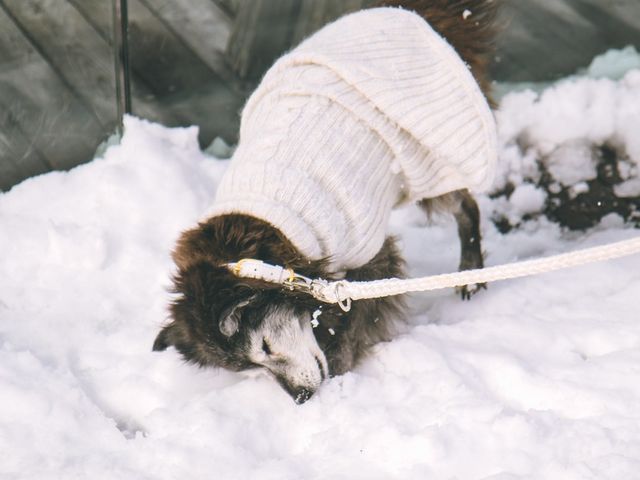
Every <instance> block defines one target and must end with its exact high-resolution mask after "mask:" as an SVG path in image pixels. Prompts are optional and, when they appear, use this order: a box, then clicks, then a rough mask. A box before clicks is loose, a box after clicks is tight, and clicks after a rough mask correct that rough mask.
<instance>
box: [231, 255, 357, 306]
mask: <svg viewBox="0 0 640 480" xmlns="http://www.w3.org/2000/svg"><path fill="white" fill-rule="evenodd" d="M226 267H227V268H228V269H229V270H231V271H232V272H233V274H234V275H236V276H238V277H245V278H253V279H255V280H263V281H265V282H269V283H276V284H278V285H282V286H283V287H284V288H286V289H287V290H291V291H298V292H304V293H307V294H309V295H312V296H313V297H314V298H316V299H318V300H320V301H322V302H326V303H338V305H339V306H340V308H341V309H342V310H344V311H345V312H348V311H349V310H350V309H351V299H350V298H347V299H345V300H343V301H340V295H339V293H340V292H339V289H340V286H341V283H340V282H332V283H329V282H327V281H326V280H323V279H322V278H315V279H311V278H309V277H305V276H304V275H300V274H299V273H296V272H295V271H293V269H291V268H285V267H282V266H280V265H271V264H270V263H266V262H263V261H262V260H256V259H253V258H244V259H242V260H239V261H237V262H232V263H227V264H226ZM331 287H333V288H331ZM336 298H337V300H336Z"/></svg>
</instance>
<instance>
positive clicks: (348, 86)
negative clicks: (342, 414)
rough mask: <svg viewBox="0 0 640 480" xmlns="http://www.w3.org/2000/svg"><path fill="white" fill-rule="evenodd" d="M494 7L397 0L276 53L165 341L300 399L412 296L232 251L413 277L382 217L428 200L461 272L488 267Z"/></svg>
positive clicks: (195, 244) (183, 257) (482, 1)
mask: <svg viewBox="0 0 640 480" xmlns="http://www.w3.org/2000/svg"><path fill="white" fill-rule="evenodd" d="M395 7H402V8H395ZM495 14H496V6H495V2H493V1H492V0H413V1H412V0H390V1H387V2H385V3H384V4H383V5H381V6H380V7H378V8H373V9H369V10H363V11H361V12H357V13H354V14H350V15H347V16H345V17H343V18H342V19H339V20H337V21H336V22H334V23H332V24H330V25H329V26H326V27H324V28H323V29H321V30H320V31H319V32H317V33H316V34H314V35H313V36H311V37H310V38H309V39H307V40H306V41H305V42H303V43H302V44H301V45H300V46H299V47H296V48H295V49H294V50H292V51H291V52H290V53H288V54H286V55H285V56H283V57H282V58H281V59H280V60H278V61H277V62H276V64H275V65H274V66H273V67H272V68H271V69H270V70H269V72H268V73H267V74H266V75H265V77H264V79H263V80H262V82H261V84H260V86H258V88H257V90H256V91H255V92H254V94H253V95H252V97H251V98H250V99H249V101H248V102H247V105H246V106H245V109H244V111H243V116H242V127H241V132H240V141H239V145H238V149H237V150H236V152H235V154H234V157H233V159H232V160H231V164H230V166H229V169H228V170H227V172H226V173H225V176H224V177H223V180H222V181H221V184H220V186H219V187H218V191H217V197H216V201H215V204H214V207H213V209H212V211H211V212H210V215H209V217H208V218H207V219H206V220H204V221H202V222H200V223H199V224H198V225H197V226H196V227H195V228H192V229H190V230H188V231H186V232H183V233H182V235H181V236H180V238H179V240H178V242H177V246H176V248H175V250H174V252H173V259H174V261H175V264H176V266H177V273H176V274H175V276H174V278H173V283H174V288H173V293H175V294H176V297H175V300H174V301H173V303H172V304H171V305H170V315H171V321H170V323H169V324H167V325H166V326H164V327H163V328H162V329H161V331H160V333H159V334H158V335H157V338H156V340H155V342H154V345H153V350H154V351H162V350H165V349H167V348H168V347H169V346H173V347H175V348H176V349H177V350H178V351H179V352H180V353H181V354H182V356H183V357H184V358H185V359H186V360H187V361H189V362H192V363H194V364H197V365H199V366H202V367H209V366H213V367H222V368H225V369H228V370H232V371H244V370H249V369H262V370H264V371H266V372H267V373H269V374H270V375H271V376H273V378H275V380H277V382H278V383H279V384H280V385H281V386H282V387H283V388H284V390H286V392H288V393H289V394H290V395H291V397H292V398H293V399H294V401H295V402H296V403H303V402H305V401H306V400H308V399H309V398H310V397H311V396H312V395H313V394H314V392H315V391H316V390H317V389H318V387H319V386H320V384H321V383H322V382H323V381H324V380H325V379H327V378H329V377H331V376H335V375H341V374H343V373H345V372H347V371H349V370H351V369H353V368H354V366H355V365H357V364H358V362H359V361H360V360H361V359H362V358H364V357H365V356H366V354H367V352H369V351H370V350H371V347H372V346H373V345H375V344H377V343H379V342H383V341H388V340H390V339H391V338H392V337H393V334H394V331H396V327H397V325H398V322H401V321H402V318H403V315H404V303H403V300H402V298H401V297H390V298H381V299H373V300H358V301H354V302H353V305H352V308H351V310H350V311H348V312H345V311H343V310H342V309H340V308H339V307H337V306H335V305H332V304H321V302H319V301H318V300H315V299H314V298H312V297H311V296H308V295H306V294H304V293H301V292H298V291H295V290H293V291H292V290H287V289H283V288H282V287H281V286H279V285H276V284H273V283H269V282H266V281H263V280H259V279H253V278H243V277H239V276H237V275H236V274H235V273H234V272H233V271H232V269H230V268H229V265H230V264H232V263H234V262H238V261H239V260H241V259H245V258H250V259H258V260H262V261H264V262H267V263H270V264H275V265H280V266H284V267H286V268H289V269H291V270H293V271H295V272H296V273H299V274H301V275H304V276H306V277H310V278H323V279H327V280H337V279H347V280H350V281H369V280H376V279H382V278H388V277H403V276H404V271H405V268H404V267H405V265H404V260H403V258H402V256H401V254H400V252H399V250H398V248H397V246H396V242H395V239H394V238H393V237H385V235H386V233H385V229H386V222H387V220H388V217H389V213H390V211H391V209H392V208H393V207H394V206H396V205H398V204H400V203H402V202H403V201H416V202H417V203H418V204H419V205H420V207H421V208H422V209H423V210H424V211H425V212H426V213H427V214H430V213H431V212H433V211H446V212H450V213H452V214H453V216H454V217H455V220H456V221H457V226H458V234H459V238H460V244H461V259H460V269H461V270H464V269H474V268H481V267H482V266H483V257H482V250H481V242H480V228H479V222H480V215H479V211H478V206H477V204H476V202H475V200H474V198H473V196H472V194H471V193H470V191H469V189H470V188H471V187H474V188H475V189H482V188H484V189H486V188H488V187H487V185H488V183H489V182H490V180H491V169H492V168H493V167H492V166H493V162H495V131H494V130H493V129H494V128H495V127H494V125H493V118H492V116H491V113H490V109H489V105H488V101H487V98H488V93H489V92H488V89H489V81H488V79H487V75H486V70H487V62H488V58H489V54H490V52H491V45H492V41H493V36H494V30H495V29H494V26H493V25H494V18H495ZM444 39H446V41H445V40H444ZM447 42H448V43H447ZM416 79H417V80H416ZM423 79H425V80H423ZM425 132H426V133H425ZM478 132H479V133H478ZM478 165H479V167H478ZM465 169H466V170H465ZM427 170H428V171H429V175H426V174H425V173H424V172H426V171H427ZM434 172H435V173H434ZM442 172H444V173H442ZM425 185H426V186H425ZM483 287H484V285H474V286H467V287H463V288H461V289H459V293H460V295H461V296H462V298H463V299H468V298H469V297H470V296H471V295H472V294H473V293H475V292H476V291H478V290H479V289H481V288H483Z"/></svg>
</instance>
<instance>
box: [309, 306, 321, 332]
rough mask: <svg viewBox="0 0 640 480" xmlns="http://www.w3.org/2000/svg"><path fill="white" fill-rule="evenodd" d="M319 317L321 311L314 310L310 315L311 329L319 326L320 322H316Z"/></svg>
mask: <svg viewBox="0 0 640 480" xmlns="http://www.w3.org/2000/svg"><path fill="white" fill-rule="evenodd" d="M320 315H322V310H321V309H320V308H317V309H315V310H314V312H313V314H312V315H311V326H312V327H313V328H317V327H318V325H320V320H318V317H320Z"/></svg>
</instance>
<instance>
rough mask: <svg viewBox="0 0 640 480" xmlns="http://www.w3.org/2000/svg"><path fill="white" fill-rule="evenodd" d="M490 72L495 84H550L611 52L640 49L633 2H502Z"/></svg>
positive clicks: (637, 8)
mask: <svg viewBox="0 0 640 480" xmlns="http://www.w3.org/2000/svg"><path fill="white" fill-rule="evenodd" d="M501 19H502V23H503V25H505V27H504V31H503V32H502V34H501V35H500V36H499V37H498V43H497V47H498V53H497V59H496V61H495V62H494V63H493V65H492V66H491V70H492V72H493V78H495V79H497V80H499V81H510V82H522V81H550V80H555V79H558V78H561V77H564V76H567V75H570V74H572V73H575V72H576V70H578V69H579V68H582V67H586V66H587V65H588V64H589V63H590V62H591V60H592V59H593V57H594V56H595V55H598V54H600V53H602V52H604V51H606V50H608V49H609V48H616V47H622V46H625V45H628V44H635V45H638V44H639V43H640V2H638V1H637V0H556V1H553V2H549V1H547V0H529V1H527V2H522V1H520V0H504V1H503V5H502V9H501Z"/></svg>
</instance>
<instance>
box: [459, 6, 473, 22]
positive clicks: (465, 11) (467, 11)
mask: <svg viewBox="0 0 640 480" xmlns="http://www.w3.org/2000/svg"><path fill="white" fill-rule="evenodd" d="M472 13H473V12H471V10H469V9H468V8H465V9H464V12H462V18H463V19H464V20H466V19H467V18H469V17H470V16H471V15H472Z"/></svg>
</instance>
